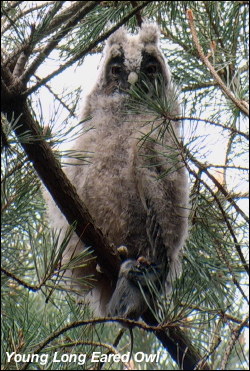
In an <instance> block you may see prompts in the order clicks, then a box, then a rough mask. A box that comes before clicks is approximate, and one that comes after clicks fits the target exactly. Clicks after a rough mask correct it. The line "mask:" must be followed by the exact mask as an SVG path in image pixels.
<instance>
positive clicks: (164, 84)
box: [47, 23, 188, 319]
mask: <svg viewBox="0 0 250 371" xmlns="http://www.w3.org/2000/svg"><path fill="white" fill-rule="evenodd" d="M158 41H159V30H158V27H157V26H156V25H153V24H149V23H145V24H143V25H142V28H141V30H140V31H139V33H138V34H137V35H134V36H132V35H130V34H128V33H127V31H126V29H125V28H120V29H119V30H118V31H116V32H115V33H114V34H113V35H112V36H110V38H109V39H108V41H107V45H106V48H105V51H104V58H103V65H102V68H101V71H100V75H99V78H98V81H97V83H96V85H95V87H94V89H93V90H92V92H91V93H90V94H89V96H88V97H87V99H86V101H85V106H84V110H83V113H82V119H86V118H89V117H90V119H89V120H88V121H86V122H85V124H84V125H85V128H86V130H85V131H84V134H82V136H81V137H79V138H78V139H77V140H76V142H75V143H74V145H73V148H72V149H74V150H76V151H77V150H83V151H87V152H88V153H90V154H91V158H90V161H89V162H88V163H86V164H82V163H81V164H79V165H78V166H75V165H74V166H67V167H65V172H66V174H67V176H68V177H69V179H70V180H71V181H72V184H74V186H75V187H76V189H77V192H78V194H79V196H80V198H81V199H82V200H83V202H84V204H85V206H86V207H87V209H88V210H89V212H90V214H91V216H92V218H93V220H94V222H95V225H96V226H97V227H98V228H100V229H101V230H102V232H103V234H104V235H105V236H106V237H107V240H108V241H109V243H110V245H112V246H115V248H117V249H118V248H119V247H120V246H121V245H124V246H126V248H127V260H125V262H124V263H123V264H122V266H121V269H120V274H119V278H118V282H117V286H116V287H115V283H114V282H110V280H109V279H108V278H107V277H105V275H104V274H103V273H101V272H100V269H99V268H98V267H97V266H96V264H95V263H94V262H92V263H91V264H88V266H85V267H81V268H77V269H74V270H73V271H72V272H71V275H72V277H71V278H72V282H74V280H75V278H81V277H84V276H86V275H89V274H92V275H93V277H94V278H95V281H94V288H91V289H89V293H88V295H87V299H88V300H89V301H90V302H92V305H93V306H95V307H96V308H97V306H98V307H99V313H102V314H109V315H118V316H123V317H126V318H135V319H137V318H138V317H139V316H140V315H141V314H142V313H143V312H144V311H145V310H146V307H147V305H146V303H145V295H142V293H141V288H143V287H145V284H144V281H143V280H142V279H141V278H140V277H142V272H143V274H144V273H145V274H146V275H147V272H148V271H149V274H148V277H149V279H150V277H151V279H152V280H153V281H159V280H160V282H161V285H160V286H161V287H163V286H165V288H166V290H169V289H170V287H171V281H172V280H173V279H174V278H175V277H176V276H178V275H179V274H180V272H181V263H180V256H179V255H180V252H181V249H182V247H183V244H184V241H185V238H186V235H187V225H188V181H187V175H186V171H185V169H184V165H183V164H182V163H181V158H180V154H179V151H178V149H177V146H176V141H177V140H178V138H179V135H180V133H179V123H178V122H177V121H172V122H171V121H169V120H168V119H166V120H165V123H164V121H163V119H162V117H160V116H158V117H157V114H156V113H155V112H153V111H152V110H151V111H150V110H149V109H147V108H146V107H145V106H143V105H142V104H141V106H140V103H139V105H138V106H137V109H134V108H132V107H130V102H131V90H133V89H134V88H135V89H136V88H137V89H139V90H137V91H139V92H140V91H141V92H142V93H143V94H145V95H146V96H148V99H149V100H150V101H151V102H152V101H154V98H155V94H156V93H157V92H158V93H159V94H160V99H161V101H165V103H166V106H167V107H169V109H168V112H167V116H168V117H170V116H172V117H176V116H177V115H178V114H179V105H178V102H177V100H176V89H175V88H174V85H173V83H172V80H171V74H170V71H169V68H168V66H167V64H166V62H165V60H164V56H163V54H162V52H161V51H160V49H159V47H158ZM159 87H160V88H159ZM140 89H141V90H140ZM139 95H140V94H139ZM157 99H159V97H158V98H157ZM157 102H158V101H157ZM47 198H49V197H47ZM47 202H48V214H49V218H50V220H51V224H52V226H53V227H54V228H57V229H63V230H66V228H67V227H68V224H67V222H66V220H65V218H64V216H63V215H62V214H61V212H60V211H59V209H58V208H57V206H56V205H55V203H54V202H53V200H51V199H48V201H47ZM83 249H84V245H83V244H82V242H80V241H79V238H78V237H77V236H76V235H74V236H73V237H72V238H71V240H70V242H69V244H68V247H67V249H66V253H65V256H64V261H68V260H70V259H71V258H72V257H73V256H75V255H76V254H78V253H79V252H80V251H82V250H83ZM143 259H145V261H146V262H147V263H146V264H142V261H143ZM152 265H153V266H156V267H157V269H156V271H157V274H152V270H151V267H152ZM140 282H141V283H142V284H141V285H140V284H139V283H140ZM81 289H82V292H84V293H83V295H85V298H86V291H84V290H86V287H84V286H82V288H81ZM81 289H80V290H81ZM112 295H113V296H112ZM146 296H147V294H146ZM131 303H133V305H132V307H131Z"/></svg>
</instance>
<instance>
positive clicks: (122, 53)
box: [96, 23, 171, 96]
mask: <svg viewBox="0 0 250 371" xmlns="http://www.w3.org/2000/svg"><path fill="white" fill-rule="evenodd" d="M159 37H160V32H159V28H158V26H157V25H155V24H152V23H144V24H143V25H142V28H141V29H140V30H139V32H138V34H137V35H131V34H129V33H128V32H127V30H126V28H125V27H121V28H120V29H118V30H117V31H116V32H115V33H114V34H113V35H111V36H110V37H109V39H108V40H107V44H106V47H105V50H104V59H103V67H102V69H101V74H100V76H99V79H98V84H97V87H96V89H97V90H98V91H99V92H102V93H103V95H105V96H110V95H114V94H116V93H119V94H126V92H127V91H128V90H129V89H130V87H131V85H134V84H138V83H140V80H141V79H142V77H146V78H147V79H148V80H149V81H151V82H153V80H154V79H156V78H159V79H160V80H161V82H162V83H163V84H164V86H165V87H167V86H169V85H170V80H171V75H170V71H169V68H168V66H167V64H166V62H165V59H164V56H163V54H162V52H161V51H160V49H159V46H158V43H159Z"/></svg>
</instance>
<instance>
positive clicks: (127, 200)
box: [78, 138, 146, 246]
mask: <svg viewBox="0 0 250 371" xmlns="http://www.w3.org/2000/svg"><path fill="white" fill-rule="evenodd" d="M115 139H116V140H115ZM92 145H93V142H92ZM92 152H93V157H92V159H91V162H90V164H89V165H87V166H85V167H84V168H83V173H82V174H81V175H79V176H78V181H79V182H80V183H81V186H80V185H78V193H79V195H80V197H81V198H82V199H83V201H84V203H85V204H86V206H87V208H88V210H89V212H90V214H91V215H92V217H93V218H94V220H95V223H96V224H97V226H98V227H99V228H100V229H101V230H102V231H103V233H104V234H105V235H106V236H107V238H108V239H109V241H110V243H113V244H114V245H116V246H119V245H121V244H127V245H128V244H130V243H131V244H133V242H134V241H133V236H134V235H135V234H137V233H138V232H139V235H140V236H143V235H144V234H145V231H144V230H141V229H143V228H144V226H145V223H143V224H142V221H145V220H146V214H145V211H144V209H143V207H142V204H141V201H140V197H139V193H138V190H137V185H136V182H135V171H136V169H135V157H136V155H137V154H136V143H135V141H134V140H131V139H130V140H129V139H127V140H124V138H112V140H109V139H108V138H107V139H106V141H105V142H103V143H102V145H101V143H99V142H96V145H95V146H93V148H92ZM142 226H143V228H142ZM138 246H139V245H138Z"/></svg>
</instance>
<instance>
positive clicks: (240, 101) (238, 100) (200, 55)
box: [187, 9, 249, 116]
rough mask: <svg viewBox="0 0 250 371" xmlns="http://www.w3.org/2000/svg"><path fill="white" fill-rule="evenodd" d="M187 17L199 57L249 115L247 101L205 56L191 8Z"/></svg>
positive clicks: (220, 84) (230, 96) (226, 93)
mask: <svg viewBox="0 0 250 371" xmlns="http://www.w3.org/2000/svg"><path fill="white" fill-rule="evenodd" d="M187 18H188V21H189V26H190V30H191V34H192V37H193V41H194V44H195V46H196V49H197V51H198V54H199V57H200V59H201V60H202V62H203V63H204V64H205V65H206V66H207V68H208V69H209V71H210V73H211V75H212V76H213V78H214V79H215V81H216V82H217V84H218V85H219V86H220V88H221V90H222V91H223V92H224V94H225V95H226V96H227V97H228V98H229V99H231V101H232V102H234V104H235V105H236V106H237V107H238V108H239V109H240V111H242V112H244V113H245V114H246V115H247V116H249V105H248V103H247V102H246V101H243V100H240V99H238V98H236V97H235V95H234V94H233V93H232V92H231V90H230V89H229V88H228V87H227V86H226V85H225V84H224V82H223V81H222V79H221V78H220V76H219V75H218V73H217V72H216V70H215V68H214V66H213V65H212V64H211V63H210V62H209V59H208V56H205V54H204V52H203V50H202V47H201V45H200V42H199V39H198V35H197V32H196V28H195V22H194V15H193V12H192V10H191V9H188V10H187Z"/></svg>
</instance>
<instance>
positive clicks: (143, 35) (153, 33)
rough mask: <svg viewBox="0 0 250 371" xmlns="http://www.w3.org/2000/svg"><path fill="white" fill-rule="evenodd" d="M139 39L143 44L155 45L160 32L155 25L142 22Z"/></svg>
mask: <svg viewBox="0 0 250 371" xmlns="http://www.w3.org/2000/svg"><path fill="white" fill-rule="evenodd" d="M140 39H141V41H142V42H143V43H145V44H157V43H158V41H159V39H160V30H159V27H158V26H157V24H155V23H149V22H144V23H143V24H142V27H141V31H140Z"/></svg>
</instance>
